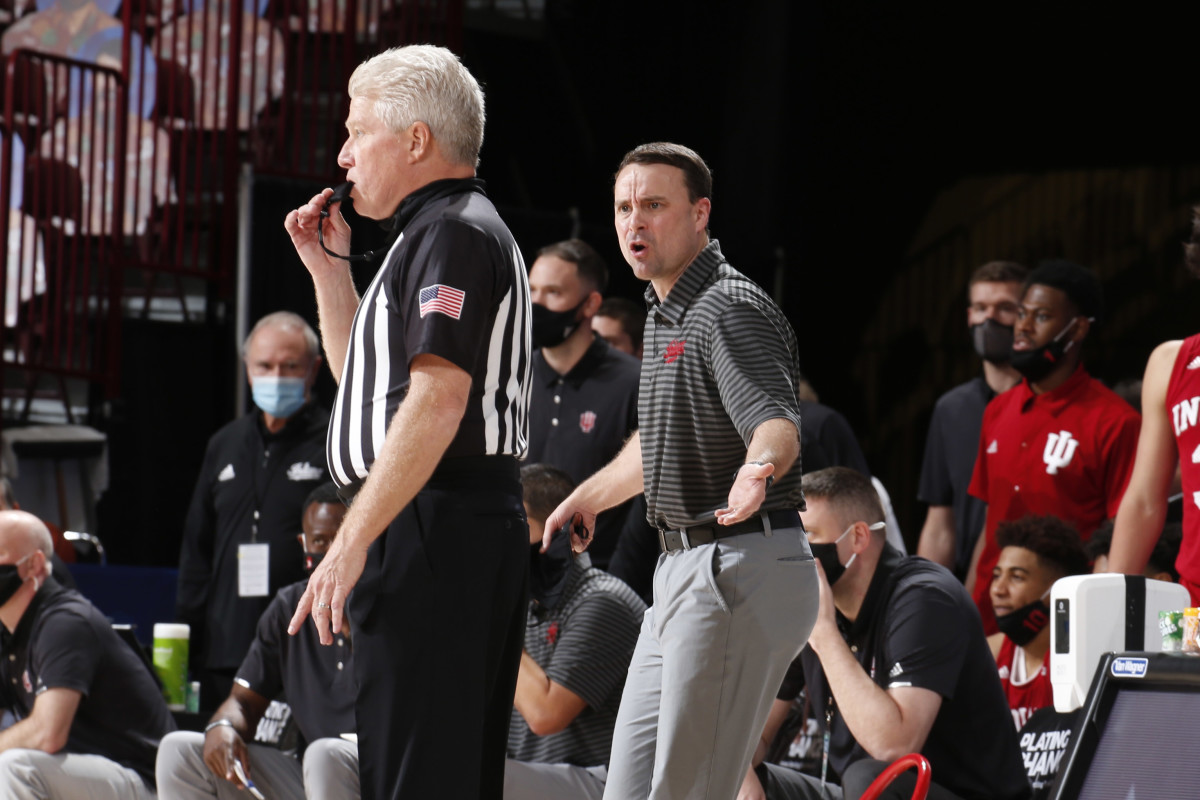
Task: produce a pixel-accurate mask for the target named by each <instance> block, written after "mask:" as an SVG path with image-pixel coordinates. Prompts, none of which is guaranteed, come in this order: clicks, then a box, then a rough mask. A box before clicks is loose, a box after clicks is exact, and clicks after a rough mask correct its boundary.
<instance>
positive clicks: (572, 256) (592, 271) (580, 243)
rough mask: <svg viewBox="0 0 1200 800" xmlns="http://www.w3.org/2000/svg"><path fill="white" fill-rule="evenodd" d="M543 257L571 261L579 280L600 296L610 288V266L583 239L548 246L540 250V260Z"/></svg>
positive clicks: (568, 240)
mask: <svg viewBox="0 0 1200 800" xmlns="http://www.w3.org/2000/svg"><path fill="white" fill-rule="evenodd" d="M542 256H554V257H555V258H561V259H562V260H563V261H570V262H571V263H572V264H574V265H575V269H576V270H577V271H578V272H579V279H580V280H581V281H583V282H584V283H585V284H586V285H588V286H590V287H591V288H592V289H593V290H594V291H597V292H599V293H600V294H604V290H605V289H607V288H608V266H607V265H606V264H605V263H604V259H603V258H601V257H600V254H599V253H597V252H596V248H594V247H592V246H591V245H590V244H588V243H587V242H585V241H584V240H583V239H564V240H563V241H561V242H555V243H554V244H548V245H546V246H545V247H543V248H542V249H541V250H538V258H541V257H542Z"/></svg>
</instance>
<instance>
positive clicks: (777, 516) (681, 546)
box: [658, 509, 802, 553]
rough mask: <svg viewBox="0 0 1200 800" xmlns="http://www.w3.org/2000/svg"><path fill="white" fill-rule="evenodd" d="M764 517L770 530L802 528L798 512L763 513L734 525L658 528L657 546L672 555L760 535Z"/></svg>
mask: <svg viewBox="0 0 1200 800" xmlns="http://www.w3.org/2000/svg"><path fill="white" fill-rule="evenodd" d="M764 516H765V517H766V518H767V519H769V520H770V521H771V529H772V530H774V529H775V528H800V527H802V526H801V524H800V512H798V511H795V510H793V509H785V510H780V511H764V512H761V513H759V514H755V515H754V516H753V517H751V518H750V519H748V520H745V521H743V522H739V523H737V524H736V525H718V524H717V523H716V522H710V523H708V524H707V525H693V526H691V527H690V528H675V529H673V530H663V529H661V528H660V529H659V531H658V544H659V546H660V547H662V551H663V552H664V553H672V552H674V551H676V550H691V549H692V548H693V547H699V546H700V545H702V544H708V543H710V542H715V541H716V540H717V539H726V538H728V537H730V536H741V535H742V534H743V533H761V532H762V530H763V527H764V526H763V517H764Z"/></svg>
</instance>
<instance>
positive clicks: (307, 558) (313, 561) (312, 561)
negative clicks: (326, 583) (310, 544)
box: [304, 550, 325, 575]
mask: <svg viewBox="0 0 1200 800" xmlns="http://www.w3.org/2000/svg"><path fill="white" fill-rule="evenodd" d="M324 558H325V554H324V553H310V552H308V551H307V550H305V551H304V571H305V572H307V573H308V574H309V575H312V574H313V570H314V569H316V568H317V567H318V566H320V564H321V561H322V560H324Z"/></svg>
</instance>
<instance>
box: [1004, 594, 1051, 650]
mask: <svg viewBox="0 0 1200 800" xmlns="http://www.w3.org/2000/svg"><path fill="white" fill-rule="evenodd" d="M1049 622H1050V608H1049V606H1047V605H1046V604H1045V603H1043V602H1042V600H1041V598H1038V599H1037V600H1034V601H1033V602H1032V603H1028V604H1026V605H1023V606H1021V607H1020V608H1018V609H1017V610H1016V611H1013V612H1010V613H1008V614H1005V615H1004V616H1003V617H996V627H998V628H999V629H1000V632H1001V633H1003V634H1004V635H1005V636H1007V637H1008V638H1010V639H1012V641H1013V644H1015V645H1016V646H1017V647H1024V646H1025V645H1027V644H1029V643H1030V642H1032V641H1033V640H1034V639H1036V638H1037V635H1038V634H1039V633H1041V632H1042V630H1043V629H1044V628H1045V627H1046V625H1047V623H1049Z"/></svg>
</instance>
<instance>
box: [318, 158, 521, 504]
mask: <svg viewBox="0 0 1200 800" xmlns="http://www.w3.org/2000/svg"><path fill="white" fill-rule="evenodd" d="M392 225H393V226H394V227H393V230H398V231H399V235H398V237H397V239H396V240H395V242H393V243H392V245H391V248H390V249H389V250H388V254H387V257H386V258H385V259H384V263H383V266H382V267H381V268H380V270H379V272H378V274H376V276H375V278H374V280H372V281H371V286H370V288H368V289H367V291H366V292H365V293H364V294H363V297H362V300H361V301H360V302H359V304H358V310H357V311H356V312H355V314H354V324H353V326H352V327H351V331H350V344H349V346H348V348H347V350H346V360H345V364H344V366H343V368H342V377H341V381H340V383H339V384H338V395H337V401H336V403H335V404H334V407H333V416H332V417H331V419H330V420H329V439H328V445H327V451H328V456H329V472H330V475H332V476H333V479H334V480H335V481H336V482H337V483H338V485H339V486H341V487H343V488H345V487H351V489H352V490H356V489H357V486H358V485H361V483H362V482H363V481H364V480H366V477H367V472H368V471H369V470H370V469H371V464H373V463H374V461H375V458H376V456H377V455H378V454H379V451H380V449H381V448H382V447H383V440H384V435H385V433H386V432H387V427H388V425H389V424H390V423H391V420H392V417H393V415H395V413H396V409H397V408H398V407H399V405H400V401H401V400H403V399H404V395H405V393H406V392H407V391H408V385H409V371H408V370H409V364H410V363H411V362H412V359H413V358H415V357H416V356H418V355H420V354H422V353H429V354H433V355H437V356H440V357H442V358H444V359H446V360H448V361H450V362H451V363H453V364H455V365H456V366H459V367H461V368H462V369H463V370H465V371H466V372H467V373H469V374H470V375H471V394H470V398H469V400H468V403H467V410H466V413H465V414H464V416H463V419H462V422H461V423H460V424H459V427H458V431H457V433H456V434H455V437H454V440H453V441H452V442H451V444H450V447H449V449H448V450H447V451H446V456H445V457H446V458H455V457H462V456H481V455H512V456H516V457H520V456H522V455H524V453H525V450H526V446H527V439H528V419H527V411H528V408H529V386H530V381H529V369H530V336H529V284H528V282H527V281H526V277H525V263H524V260H523V259H522V258H521V252H520V250H519V249H518V248H517V243H516V241H515V240H514V239H513V237H512V234H511V233H510V232H509V230H508V227H507V226H506V225H505V224H504V222H503V221H502V220H501V219H500V216H499V214H497V213H496V209H495V207H494V206H493V205H492V202H491V201H490V200H489V199H488V198H487V195H486V194H485V193H484V187H483V182H482V181H480V180H477V179H474V178H472V179H467V180H442V181H435V182H433V183H431V184H429V185H427V186H424V187H422V188H421V189H418V190H417V191H416V192H413V193H412V194H411V195H409V196H408V197H406V198H405V199H404V201H403V202H402V203H401V204H400V207H399V208H398V209H397V210H396V214H395V216H394V217H393V218H392Z"/></svg>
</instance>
